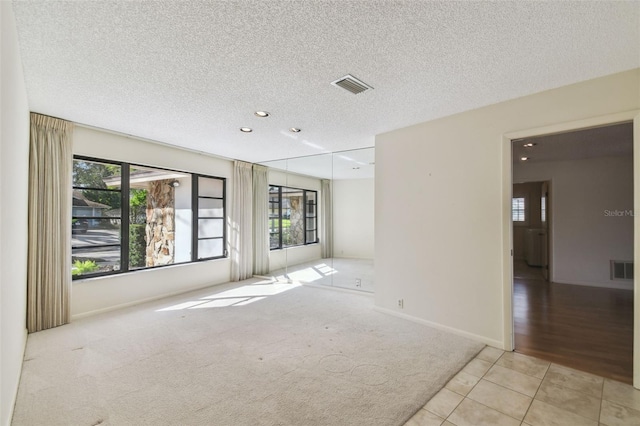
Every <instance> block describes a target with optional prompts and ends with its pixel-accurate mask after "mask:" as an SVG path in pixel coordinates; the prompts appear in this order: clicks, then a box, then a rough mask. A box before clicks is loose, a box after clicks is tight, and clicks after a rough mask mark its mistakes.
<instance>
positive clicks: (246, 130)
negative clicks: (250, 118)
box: [240, 127, 253, 133]
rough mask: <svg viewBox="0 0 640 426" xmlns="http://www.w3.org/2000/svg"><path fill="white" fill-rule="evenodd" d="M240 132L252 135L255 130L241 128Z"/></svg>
mask: <svg viewBox="0 0 640 426" xmlns="http://www.w3.org/2000/svg"><path fill="white" fill-rule="evenodd" d="M240 131H241V132H244V133H251V132H253V129H252V128H250V127H240Z"/></svg>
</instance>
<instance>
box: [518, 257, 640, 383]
mask: <svg viewBox="0 0 640 426" xmlns="http://www.w3.org/2000/svg"><path fill="white" fill-rule="evenodd" d="M513 287H514V288H513V291H514V326H515V348H516V351H517V352H520V353H523V354H526V355H531V356H535V357H538V358H541V359H544V360H547V361H551V362H555V363H557V364H561V365H565V366H568V367H571V368H575V369H577V370H582V371H587V372H590V373H593V374H597V375H599V376H603V377H608V378H611V379H615V380H619V381H621V382H625V383H632V379H633V291H629V290H615V289H605V288H599V287H585V286H578V285H567V284H556V283H549V282H547V281H545V280H544V279H543V277H542V274H541V271H540V269H537V268H530V267H528V266H526V264H525V263H524V262H522V263H519V262H516V263H515V264H514V286H513Z"/></svg>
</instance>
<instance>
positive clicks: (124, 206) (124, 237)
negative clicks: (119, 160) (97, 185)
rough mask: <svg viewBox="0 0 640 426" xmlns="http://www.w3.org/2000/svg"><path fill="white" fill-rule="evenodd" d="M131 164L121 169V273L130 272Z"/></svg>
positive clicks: (123, 165) (124, 165)
mask: <svg viewBox="0 0 640 426" xmlns="http://www.w3.org/2000/svg"><path fill="white" fill-rule="evenodd" d="M129 175H130V174H129V164H127V163H123V164H122V167H121V169H120V176H121V177H120V182H121V186H120V189H121V191H122V192H121V193H120V197H121V198H120V271H122V272H126V271H128V270H129V232H130V231H129V196H130V192H131V191H130V190H129V189H130V187H131V185H130V182H129Z"/></svg>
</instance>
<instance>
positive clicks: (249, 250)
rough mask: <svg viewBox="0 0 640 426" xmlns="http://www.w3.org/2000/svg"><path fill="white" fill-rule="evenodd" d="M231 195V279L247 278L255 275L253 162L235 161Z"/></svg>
mask: <svg viewBox="0 0 640 426" xmlns="http://www.w3.org/2000/svg"><path fill="white" fill-rule="evenodd" d="M233 166H234V167H233V193H232V195H231V212H230V213H231V232H230V238H229V247H230V249H231V254H230V257H231V281H240V280H246V279H247V278H250V277H251V276H252V275H253V247H252V234H253V229H252V228H253V227H252V215H253V209H252V204H253V203H252V201H253V185H252V176H251V166H252V165H251V163H245V162H243V161H234V164H233Z"/></svg>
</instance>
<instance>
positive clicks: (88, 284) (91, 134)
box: [71, 126, 233, 317]
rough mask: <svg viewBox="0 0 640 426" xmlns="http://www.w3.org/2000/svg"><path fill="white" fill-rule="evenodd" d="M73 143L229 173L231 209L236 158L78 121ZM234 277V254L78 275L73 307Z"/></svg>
mask: <svg viewBox="0 0 640 426" xmlns="http://www.w3.org/2000/svg"><path fill="white" fill-rule="evenodd" d="M73 143H74V149H73V150H74V154H76V155H84V156H89V157H96V158H104V159H109V160H119V161H128V162H133V163H137V164H141V165H148V166H156V167H164V168H168V169H174V170H178V171H186V172H194V173H202V174H207V175H211V176H216V177H224V178H227V213H228V209H229V200H231V188H232V187H233V182H232V180H233V163H232V162H231V161H228V160H224V159H220V158H215V157H211V156H207V155H201V154H198V153H194V152H190V151H185V150H181V149H177V148H172V147H169V146H165V145H160V144H155V143H151V142H148V141H143V140H140V139H136V138H131V137H127V136H124V135H119V134H115V133H109V132H102V131H98V130H94V129H88V128H85V127H80V126H76V129H75V131H74V141H73ZM227 235H228V234H227ZM229 280H230V262H229V259H217V260H210V261H205V262H197V263H190V264H185V265H173V266H168V267H162V268H158V269H148V270H143V271H136V272H130V273H127V274H122V275H116V276H110V277H96V278H88V279H85V280H76V281H74V283H73V293H72V303H71V312H72V315H73V316H75V317H78V316H83V315H87V314H91V313H97V312H100V311H105V310H110V309H114V308H117V307H121V306H127V305H130V304H134V303H139V302H141V301H144V300H150V299H155V298H160V297H163V296H166V295H170V294H176V293H182V292H186V291H189V290H193V289H197V288H201V287H206V286H209V285H213V284H220V283H225V282H228V281H229Z"/></svg>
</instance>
